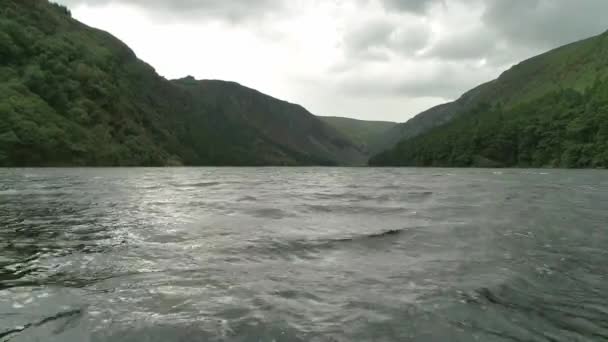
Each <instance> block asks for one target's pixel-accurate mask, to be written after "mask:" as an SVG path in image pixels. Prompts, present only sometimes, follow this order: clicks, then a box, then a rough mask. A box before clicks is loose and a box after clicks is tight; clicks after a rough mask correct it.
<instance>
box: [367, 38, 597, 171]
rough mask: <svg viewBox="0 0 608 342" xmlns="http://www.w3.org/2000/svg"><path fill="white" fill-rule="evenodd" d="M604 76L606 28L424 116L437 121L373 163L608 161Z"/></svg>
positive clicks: (563, 163)
mask: <svg viewBox="0 0 608 342" xmlns="http://www.w3.org/2000/svg"><path fill="white" fill-rule="evenodd" d="M606 79H608V33H605V34H603V35H600V36H597V37H593V38H590V39H587V40H584V41H581V42H578V43H574V44H570V45H567V46H565V47H562V48H559V49H556V50H553V51H551V52H548V53H546V54H543V55H541V56H538V57H535V58H533V59H531V60H528V61H525V62H523V63H521V64H519V65H517V66H515V67H514V68H512V69H511V70H509V71H507V72H505V73H504V74H503V75H502V76H501V77H500V78H499V79H497V80H496V81H493V82H490V83H488V84H485V85H483V86H481V87H478V88H476V89H475V90H473V91H472V92H469V93H467V94H466V95H465V96H463V98H461V99H460V100H458V101H456V102H454V103H451V104H447V105H444V106H443V109H437V108H435V109H432V110H431V111H429V112H427V114H426V115H425V116H426V117H430V115H437V116H438V118H436V120H437V121H435V122H429V121H426V122H425V123H426V124H427V125H428V126H427V127H426V130H425V129H423V130H421V131H418V132H417V133H416V134H411V135H409V136H408V138H406V139H404V140H402V141H401V142H400V143H399V144H398V145H397V146H396V147H395V148H393V149H391V150H389V151H386V152H384V153H382V154H380V155H378V156H376V157H374V158H372V160H371V161H370V164H372V165H409V166H493V167H494V166H524V167H530V166H532V167H608V83H607V82H606ZM441 111H443V112H441ZM428 113H431V114H428ZM438 113H440V114H438ZM425 119H426V118H425V117H423V118H419V119H418V120H419V121H420V120H425ZM433 126H435V127H433ZM408 127H409V130H408V132H412V130H413V128H414V126H413V125H409V126H408ZM419 127H421V126H420V125H418V126H416V128H419ZM429 128H430V129H429Z"/></svg>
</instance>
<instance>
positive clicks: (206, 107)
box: [0, 0, 362, 166]
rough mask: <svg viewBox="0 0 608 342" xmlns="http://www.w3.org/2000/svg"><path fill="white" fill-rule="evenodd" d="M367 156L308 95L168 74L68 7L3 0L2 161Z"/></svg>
mask: <svg viewBox="0 0 608 342" xmlns="http://www.w3.org/2000/svg"><path fill="white" fill-rule="evenodd" d="M220 93H221V94H222V95H221V96H219V95H217V94H220ZM208 94H216V95H208ZM278 122H281V123H285V122H287V123H289V122H292V123H297V125H295V124H294V125H292V126H289V125H283V124H279V123H278ZM279 125H280V126H281V128H282V129H281V130H280V131H279V130H278V129H277V128H276V127H277V126H279ZM361 158H362V154H361V153H360V152H359V151H358V150H357V148H356V147H355V146H353V144H352V143H351V142H350V141H349V140H348V139H347V138H345V137H344V136H343V135H341V134H339V133H338V132H336V131H335V130H334V129H333V128H330V127H328V126H327V125H324V124H323V123H322V122H321V121H319V120H318V119H317V118H316V117H314V116H313V115H311V114H310V113H308V112H307V111H306V110H305V109H303V108H302V107H300V106H297V105H292V104H288V103H286V102H283V101H279V100H276V99H273V98H271V97H268V96H265V95H263V94H260V93H258V92H255V91H253V90H251V89H247V88H244V87H241V86H239V85H237V84H235V83H227V82H215V81H214V82H212V81H195V80H194V79H191V78H189V79H185V80H177V81H168V80H166V79H164V78H162V77H160V76H159V75H157V74H156V72H155V71H154V69H153V68H152V67H150V66H149V65H147V64H146V63H144V62H142V61H140V60H139V59H137V57H136V56H135V54H134V53H133V52H132V51H131V50H130V49H129V48H128V47H127V46H126V45H124V44H123V43H122V42H120V41H119V40H117V39H115V38H114V37H112V36H111V35H109V34H107V33H105V32H102V31H99V30H96V29H92V28H89V27H87V26H85V25H83V24H81V23H79V22H77V21H76V20H74V19H72V18H71V17H70V12H69V10H67V9H66V8H65V7H62V6H59V5H55V4H50V3H48V2H47V1H45V0H0V166H60V165H90V166H95V165H103V166H117V165H126V166H130V165H142V166H148V165H150V166H151V165H182V164H184V165H312V164H322V165H334V164H338V163H343V164H352V163H358V162H361Z"/></svg>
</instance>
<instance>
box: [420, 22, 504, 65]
mask: <svg viewBox="0 0 608 342" xmlns="http://www.w3.org/2000/svg"><path fill="white" fill-rule="evenodd" d="M499 45H500V40H499V39H498V38H497V37H496V35H495V34H493V33H492V32H490V31H488V30H486V29H485V28H483V27H479V28H476V29H473V30H467V31H464V32H455V33H448V34H446V35H445V36H443V37H441V38H440V39H439V40H438V41H437V42H436V43H435V44H434V45H433V46H432V47H431V48H430V49H429V50H428V51H426V52H425V53H424V56H428V57H436V58H439V59H445V60H469V59H476V60H480V59H488V58H490V57H493V56H494V55H495V54H496V53H497V52H498V50H499Z"/></svg>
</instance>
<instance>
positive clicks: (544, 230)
mask: <svg viewBox="0 0 608 342" xmlns="http://www.w3.org/2000/svg"><path fill="white" fill-rule="evenodd" d="M607 224H608V173H606V172H604V171H544V170H543V171H539V170H500V171H497V170H451V169H364V168H361V169H347V168H343V169H331V168H301V169H300V168H291V169H287V168H264V169H255V168H251V169H247V168H243V169H238V168H226V169H220V168H198V169H197V168H192V169H188V168H184V169H20V170H17V169H5V170H0V341H12V342H17V341H61V342H69V341H78V342H80V341H112V342H119V341H138V342H144V341H159V342H160V341H162V342H165V341H168V342H170V341H448V340H449V341H474V340H479V341H601V340H608V279H607V276H608V226H607Z"/></svg>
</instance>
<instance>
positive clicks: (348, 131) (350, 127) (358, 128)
mask: <svg viewBox="0 0 608 342" xmlns="http://www.w3.org/2000/svg"><path fill="white" fill-rule="evenodd" d="M319 119H321V121H323V122H325V123H326V124H328V125H330V126H332V127H334V128H335V129H337V130H338V131H339V132H340V133H342V134H344V135H345V136H346V137H348V138H349V139H350V140H351V141H352V142H354V143H355V144H357V145H358V146H359V147H360V148H361V149H362V150H363V151H365V152H367V153H369V154H375V153H378V152H382V151H377V150H373V149H372V146H374V145H375V144H376V141H378V140H380V139H381V136H382V135H383V134H384V133H386V132H387V131H389V130H390V129H392V128H393V127H395V126H396V125H397V123H395V122H388V121H365V120H355V119H350V118H342V117H334V116H320V117H319Z"/></svg>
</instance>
